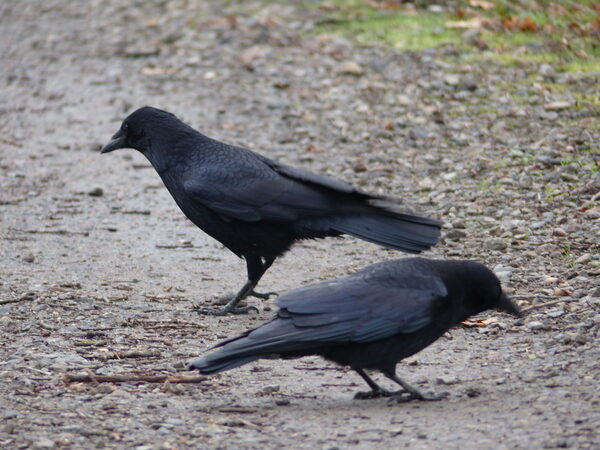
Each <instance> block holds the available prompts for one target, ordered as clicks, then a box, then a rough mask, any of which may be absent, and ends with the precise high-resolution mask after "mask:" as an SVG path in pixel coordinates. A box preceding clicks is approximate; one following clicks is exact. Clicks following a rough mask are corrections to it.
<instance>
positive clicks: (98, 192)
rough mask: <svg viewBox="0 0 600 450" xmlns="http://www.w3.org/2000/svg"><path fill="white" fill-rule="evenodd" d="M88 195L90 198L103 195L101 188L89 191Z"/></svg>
mask: <svg viewBox="0 0 600 450" xmlns="http://www.w3.org/2000/svg"><path fill="white" fill-rule="evenodd" d="M88 195H89V196H90V197H102V196H103V195H104V191H103V190H102V188H99V187H97V188H94V189H92V190H91V191H89V192H88Z"/></svg>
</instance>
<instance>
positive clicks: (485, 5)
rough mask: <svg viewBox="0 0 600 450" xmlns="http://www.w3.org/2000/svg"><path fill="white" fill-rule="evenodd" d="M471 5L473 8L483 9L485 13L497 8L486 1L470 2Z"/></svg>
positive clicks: (472, 0) (473, 0)
mask: <svg viewBox="0 0 600 450" xmlns="http://www.w3.org/2000/svg"><path fill="white" fill-rule="evenodd" d="M469 5H471V6H472V7H473V8H481V9H483V10H484V11H487V10H488V9H492V8H493V7H494V6H496V5H495V4H494V3H492V2H486V1H484V0H471V1H470V2H469Z"/></svg>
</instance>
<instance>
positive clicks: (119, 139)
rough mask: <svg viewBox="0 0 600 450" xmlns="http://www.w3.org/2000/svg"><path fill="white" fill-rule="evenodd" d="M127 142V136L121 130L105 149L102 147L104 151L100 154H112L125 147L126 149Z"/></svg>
mask: <svg viewBox="0 0 600 450" xmlns="http://www.w3.org/2000/svg"><path fill="white" fill-rule="evenodd" d="M126 140H127V136H126V135H125V133H123V131H122V130H119V131H117V132H116V133H115V135H114V136H113V137H112V138H111V139H110V141H108V142H107V143H106V144H105V145H104V147H102V150H100V153H109V152H112V151H113V150H117V149H119V148H123V147H125V141H126Z"/></svg>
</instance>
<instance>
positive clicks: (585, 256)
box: [575, 253, 592, 264]
mask: <svg viewBox="0 0 600 450" xmlns="http://www.w3.org/2000/svg"><path fill="white" fill-rule="evenodd" d="M591 260H592V255H590V254H589V253H584V254H583V255H581V256H580V257H579V258H577V259H576V260H575V262H576V263H577V264H587V263H589V262H590V261H591Z"/></svg>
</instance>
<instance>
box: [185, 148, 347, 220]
mask: <svg viewBox="0 0 600 450" xmlns="http://www.w3.org/2000/svg"><path fill="white" fill-rule="evenodd" d="M267 161H268V160H267ZM278 167H282V166H278ZM286 170H287V171H288V172H293V171H294V170H295V169H292V168H286ZM296 172H297V173H298V174H301V175H303V176H304V178H306V179H308V178H310V177H312V180H311V181H310V182H304V181H303V179H302V177H300V176H298V177H297V178H296V179H293V178H290V177H288V176H285V174H283V172H280V171H277V170H274V169H273V167H271V166H270V165H268V164H266V162H264V161H262V160H261V159H256V160H255V161H252V163H251V164H248V163H247V162H246V163H245V164H243V165H242V164H231V165H230V166H228V165H211V166H202V167H199V168H198V169H197V170H195V171H193V173H192V174H191V175H190V176H188V177H187V179H185V181H184V189H185V192H186V194H187V196H188V197H189V198H191V199H192V200H193V201H195V202H199V203H201V204H202V205H204V206H206V207H208V208H210V209H211V210H213V211H215V212H216V213H218V214H220V215H223V216H226V217H229V218H233V219H237V220H242V221H246V222H257V221H260V220H269V221H296V220H298V219H301V218H303V217H307V216H319V215H322V214H329V213H331V212H332V211H334V210H337V211H339V210H340V209H341V208H343V207H344V205H340V204H339V202H336V201H335V197H334V196H333V195H328V194H327V192H326V190H325V189H324V188H328V189H330V190H331V189H333V190H336V188H339V189H337V190H338V192H341V193H345V192H346V191H347V190H348V189H350V188H352V187H351V186H349V185H345V184H344V183H341V182H337V181H335V180H332V179H329V178H325V177H320V176H318V175H315V174H311V173H310V172H305V171H300V170H297V171H296ZM317 180H321V181H322V183H320V184H318V186H321V188H319V187H317V183H316V181H317ZM340 189H343V190H341V191H340Z"/></svg>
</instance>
